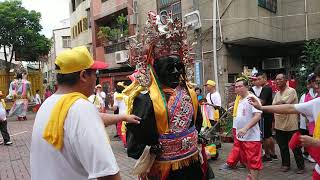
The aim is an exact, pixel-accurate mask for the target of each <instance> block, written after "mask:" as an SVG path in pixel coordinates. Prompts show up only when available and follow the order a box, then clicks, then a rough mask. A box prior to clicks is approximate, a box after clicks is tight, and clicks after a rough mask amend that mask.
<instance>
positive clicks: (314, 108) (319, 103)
mask: <svg viewBox="0 0 320 180" xmlns="http://www.w3.org/2000/svg"><path fill="white" fill-rule="evenodd" d="M294 107H295V109H296V110H297V111H298V112H299V113H301V114H304V115H305V116H306V117H307V119H308V120H309V121H316V120H317V118H318V115H319V113H320V98H315V99H313V100H311V101H308V102H305V103H301V104H295V105H294ZM315 170H316V171H317V173H318V174H320V166H319V165H318V164H316V166H315Z"/></svg>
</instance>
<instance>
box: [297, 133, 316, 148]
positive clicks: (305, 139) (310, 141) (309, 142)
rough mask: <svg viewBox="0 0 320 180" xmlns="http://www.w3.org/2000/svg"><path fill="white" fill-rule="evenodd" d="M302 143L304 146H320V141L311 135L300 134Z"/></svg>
mask: <svg viewBox="0 0 320 180" xmlns="http://www.w3.org/2000/svg"><path fill="white" fill-rule="evenodd" d="M300 141H301V145H302V146H304V147H307V146H320V141H318V140H316V139H314V138H313V137H310V136H305V135H304V136H300Z"/></svg>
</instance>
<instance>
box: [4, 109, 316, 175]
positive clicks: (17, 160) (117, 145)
mask: <svg viewBox="0 0 320 180" xmlns="http://www.w3.org/2000/svg"><path fill="white" fill-rule="evenodd" d="M34 116H35V115H34V114H29V115H28V120H27V121H15V119H14V120H13V119H10V118H9V119H8V130H9V132H10V134H11V136H12V137H11V138H12V142H13V145H12V146H0V157H1V158H0V180H14V179H17V180H24V179H26V180H29V179H30V164H29V159H30V156H29V155H30V142H31V134H32V128H33V123H34ZM115 129H116V128H115V126H110V127H108V128H107V131H108V134H109V136H110V140H111V146H112V148H113V152H114V154H115V156H116V158H117V162H118V165H119V167H120V170H121V176H122V179H124V180H130V179H137V178H136V177H133V176H132V175H131V173H130V172H131V169H132V167H133V166H134V164H135V160H133V159H131V158H128V157H127V154H126V152H125V149H124V147H123V145H122V143H121V141H120V140H119V139H115V138H113V135H114V134H115ZM231 147H232V144H223V146H222V149H220V150H219V152H220V157H219V159H218V160H216V161H210V166H211V167H212V168H213V170H214V173H215V175H216V178H215V179H219V180H220V179H222V180H224V179H228V180H229V179H233V180H238V179H239V180H244V179H246V176H247V170H246V169H235V170H232V171H223V170H219V167H221V165H222V164H223V163H224V161H225V159H226V156H227V154H228V153H229V151H230V149H231ZM277 151H278V149H277ZM278 156H279V152H278ZM291 157H293V155H292V154H291ZM280 165H281V161H280V160H279V161H276V162H272V163H264V169H263V170H262V172H261V173H260V176H259V179H261V180H271V179H272V180H273V179H276V180H278V179H279V180H286V179H294V180H304V179H311V174H312V169H313V167H314V164H312V163H309V162H306V173H305V174H302V175H298V174H295V173H294V169H295V168H296V165H295V162H294V160H293V158H292V170H291V171H289V172H287V173H283V172H280V171H279V169H280Z"/></svg>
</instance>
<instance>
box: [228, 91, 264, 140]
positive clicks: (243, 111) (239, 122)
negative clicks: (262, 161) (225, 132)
mask: <svg viewBox="0 0 320 180" xmlns="http://www.w3.org/2000/svg"><path fill="white" fill-rule="evenodd" d="M249 96H254V95H249ZM249 96H248V97H249ZM254 97H255V96H254ZM254 113H262V111H260V110H257V109H256V108H254V107H253V106H252V105H251V104H249V101H248V98H247V97H246V98H244V99H241V100H240V101H239V104H238V109H237V116H236V117H235V118H234V127H235V128H236V130H237V131H236V132H237V134H238V131H239V130H240V129H242V128H244V127H245V126H246V125H247V124H249V122H250V121H251V120H252V118H253V116H254ZM260 134H261V133H260V128H259V123H256V124H255V125H254V126H253V127H252V128H250V129H249V130H248V131H247V133H246V135H244V137H243V138H238V137H237V138H238V139H239V141H260V140H261V138H260Z"/></svg>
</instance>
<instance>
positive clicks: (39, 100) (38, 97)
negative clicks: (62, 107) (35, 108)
mask: <svg viewBox="0 0 320 180" xmlns="http://www.w3.org/2000/svg"><path fill="white" fill-rule="evenodd" d="M39 93H40V90H37V91H36V97H35V100H36V104H41V97H40V95H39Z"/></svg>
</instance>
